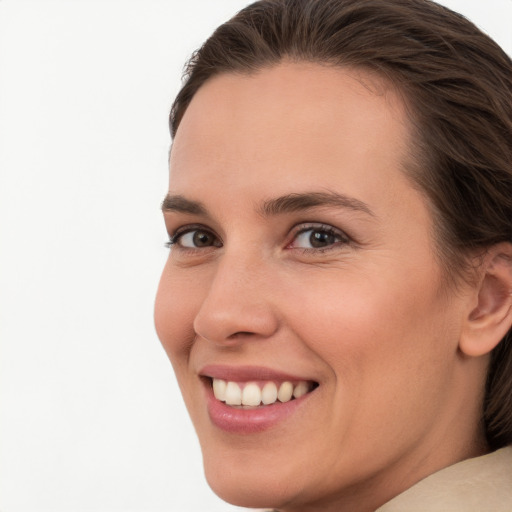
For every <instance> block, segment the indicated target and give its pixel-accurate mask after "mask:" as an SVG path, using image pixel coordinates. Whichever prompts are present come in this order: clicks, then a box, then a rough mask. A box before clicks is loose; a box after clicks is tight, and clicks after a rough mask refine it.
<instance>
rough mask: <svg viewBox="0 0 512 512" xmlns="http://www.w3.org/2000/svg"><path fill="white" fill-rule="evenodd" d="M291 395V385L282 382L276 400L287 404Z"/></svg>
mask: <svg viewBox="0 0 512 512" xmlns="http://www.w3.org/2000/svg"><path fill="white" fill-rule="evenodd" d="M292 395H293V384H292V383H291V382H288V381H286V382H283V383H282V384H281V386H279V391H278V393H277V398H278V399H279V401H280V402H289V401H290V400H291V398H292Z"/></svg>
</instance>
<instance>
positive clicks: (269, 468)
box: [155, 64, 468, 510]
mask: <svg viewBox="0 0 512 512" xmlns="http://www.w3.org/2000/svg"><path fill="white" fill-rule="evenodd" d="M408 137H409V135H408V125H407V121H406V117H405V115H404V109H403V108H402V104H401V102H400V101H399V99H398V97H397V95H395V94H394V92H393V91H392V90H391V88H390V87H386V86H385V85H384V84H383V83H381V82H379V81H377V80H375V79H373V80H372V79H371V78H370V77H369V76H368V75H364V74H361V73H358V72H356V71H353V70H352V71H350V70H342V69H334V68H330V67H322V66H320V65H316V64H281V65H279V66H277V67H274V68H271V69H265V70H262V71H260V72H259V73H257V74H255V75H252V76H240V75H231V74H226V75H221V76H218V77H216V78H214V79H211V80H210V81H209V82H207V83H206V84H205V85H203V86H202V87H201V89H200V90H199V91H198V93H197V94H196V95H195V97H194V99H193V100H192V102H191V104H190V106H189V108H188V110H187V112H186V114H185V116H184V118H183V120H182V123H181V125H180V128H179V130H178V133H177V136H176V139H175V141H174V145H173V148H172V153H171V172H170V185H169V196H168V198H167V199H166V201H165V202H164V216H165V223H166V227H167V230H168V232H169V234H170V236H171V238H172V242H173V243H172V247H171V250H170V255H169V259H168V262H167V264H166V266H165V269H164V271H163V274H162V278H161V282H160V287H159V291H158V296H157V301H156V313H155V318H156V327H157V331H158V334H159V337H160V339H161V341H162V344H163V346H164V347H165V350H166V351H167V353H168V355H169V358H170V359H171V361H172V364H173V366H174V370H175V372H176V375H177V378H178V382H179V384H180V387H181V390H182V392H183V396H184V399H185V402H186V404H187V407H188V410H189V412H190V415H191V417H192V420H193V423H194V425H195V428H196V430H197V434H198V436H199V441H200V443H201V447H202V452H203V457H204V464H205V471H206V476H207V479H208V481H209V483H210V485H211V486H212V488H213V489H214V491H216V492H217V493H218V494H219V495H220V496H221V497H222V498H224V499H226V500H227V501H231V502H233V503H236V504H239V505H241V506H253V507H262V506H273V507H277V508H283V509H285V510H288V509H289V510H306V508H305V505H306V504H310V505H311V506H312V509H313V510H320V509H322V510H330V508H329V507H328V505H329V504H330V505H333V506H334V504H338V505H339V503H342V502H343V503H350V502H353V508H350V506H349V507H348V509H350V510H357V509H358V507H362V508H361V510H364V509H365V507H367V508H368V509H372V507H373V508H375V507H376V506H377V505H379V504H381V503H382V502H384V501H387V500H388V499H389V498H391V497H392V496H394V495H395V494H397V493H398V492H400V491H401V490H403V489H405V488H407V487H408V486H409V485H411V484H412V483H414V482H416V481H417V480H419V479H420V478H422V477H423V476H425V475H427V474H429V473H431V472H433V471H435V470H436V469H438V468H440V467H443V466H444V465H447V464H448V463H450V462H451V459H453V456H454V453H453V452H454V450H455V451H456V450H459V451H460V450H461V445H462V443H465V442H466V441H467V436H466V434H465V432H466V431H467V428H466V430H464V427H462V426H461V428H460V429H458V428H457V426H458V425H459V424H460V423H461V419H460V418H461V417H464V418H465V417H466V412H467V411H466V409H465V408H466V407H468V406H467V405H465V404H466V403H467V400H465V401H464V400H461V397H462V394H463V393H464V390H463V389H461V388H462V386H461V385H460V368H459V366H460V356H459V353H458V351H457V345H458V339H459V334H460V331H461V326H462V322H463V316H464V304H463V302H464V301H463V300H462V299H460V298H459V297H460V295H461V294H458V295H454V294H453V293H450V292H449V291H447V290H446V289H445V287H443V286H442V272H441V269H440V266H439V264H438V261H437V259H436V256H435V251H434V244H433V241H432V231H433V226H432V219H431V216H430V214H429V211H428V208H427V205H426V201H425V199H424V197H423V195H422V194H421V193H420V192H418V191H417V190H416V189H415V188H413V187H412V186H411V183H410V181H409V180H408V179H407V178H406V176H405V174H404V165H405V163H406V161H407V152H408V148H409V141H408ZM213 379H215V380H216V387H218V390H219V391H218V393H219V395H218V396H219V397H220V400H218V399H217V398H215V396H214V393H213V390H212V382H213ZM286 382H289V383H290V384H285V383H286ZM248 383H253V384H252V385H250V386H248V387H247V389H246V390H245V391H244V392H243V396H244V398H243V399H244V402H245V403H247V404H253V405H237V404H239V403H240V394H242V391H241V390H242V389H244V388H245V387H246V385H247V384H248ZM290 385H291V388H295V390H296V392H297V395H298V398H292V399H289V390H288V388H290ZM223 387H226V388H227V389H228V391H227V392H226V393H227V394H226V395H223V394H222V393H223V392H222V389H221V388H223ZM280 388H281V391H280V394H279V396H280V398H281V399H282V402H281V401H280V400H279V399H277V401H275V400H276V398H275V395H276V392H278V391H279V390H280ZM238 390H240V391H238ZM262 390H263V392H262ZM301 392H306V394H305V395H302V396H300V394H301ZM222 398H224V400H226V401H227V402H228V403H229V404H226V403H225V402H224V401H222ZM287 399H288V400H287ZM260 400H263V401H265V402H267V405H264V404H260V405H254V404H255V403H259V402H260ZM355 503H357V506H356V505H355ZM315 507H319V508H315ZM320 507H323V508H320Z"/></svg>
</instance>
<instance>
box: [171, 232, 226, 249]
mask: <svg viewBox="0 0 512 512" xmlns="http://www.w3.org/2000/svg"><path fill="white" fill-rule="evenodd" d="M172 245H178V246H180V247H183V248H184V249H199V248H201V247H220V246H221V243H220V241H219V239H218V238H217V237H216V236H215V235H214V234H213V233H211V232H210V231H207V230H205V229H193V230H190V231H187V232H185V233H178V234H177V235H175V236H174V237H173V240H172Z"/></svg>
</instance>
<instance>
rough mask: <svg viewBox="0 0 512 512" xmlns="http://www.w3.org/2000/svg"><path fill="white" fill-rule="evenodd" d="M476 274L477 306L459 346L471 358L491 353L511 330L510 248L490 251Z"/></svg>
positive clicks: (501, 245) (511, 281) (511, 275)
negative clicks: (477, 281)
mask: <svg viewBox="0 0 512 512" xmlns="http://www.w3.org/2000/svg"><path fill="white" fill-rule="evenodd" d="M479 271H480V275H481V277H480V280H479V285H478V288H477V290H476V291H477V299H476V306H474V307H472V309H471V311H470V312H469V315H468V318H467V319H466V325H465V328H464V330H463V332H462V335H461V339H460V342H459V348H460V350H461V351H462V352H463V353H464V354H466V355H467V356H471V357H478V356H482V355H485V354H488V353H490V352H491V351H492V350H493V349H494V347H496V345H498V343H499V342H500V341H501V340H502V339H503V338H504V337H505V335H506V334H507V332H508V331H509V330H510V328H511V326H512V244H509V243H502V244H498V245H495V246H493V247H491V248H490V249H489V251H488V252H487V254H486V255H485V257H484V259H483V262H482V263H481V266H480V270H479Z"/></svg>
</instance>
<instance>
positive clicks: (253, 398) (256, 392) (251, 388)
mask: <svg viewBox="0 0 512 512" xmlns="http://www.w3.org/2000/svg"><path fill="white" fill-rule="evenodd" d="M260 403H261V390H260V387H259V386H258V384H255V383H254V382H249V383H248V384H246V385H245V387H244V390H243V391H242V405H253V406H256V405H260Z"/></svg>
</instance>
